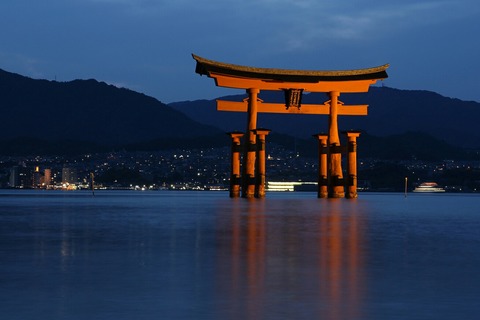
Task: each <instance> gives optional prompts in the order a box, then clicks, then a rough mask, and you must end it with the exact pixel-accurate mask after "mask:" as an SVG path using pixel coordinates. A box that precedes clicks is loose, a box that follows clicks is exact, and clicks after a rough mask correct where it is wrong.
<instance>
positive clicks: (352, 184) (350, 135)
mask: <svg viewBox="0 0 480 320" xmlns="http://www.w3.org/2000/svg"><path fill="white" fill-rule="evenodd" d="M345 134H346V135H347V139H348V145H347V153H348V155H347V168H348V170H347V177H348V178H347V195H346V197H347V198H349V199H354V198H357V197H358V193H357V138H358V137H359V136H360V132H358V131H347V132H345Z"/></svg>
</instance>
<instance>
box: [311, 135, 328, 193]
mask: <svg viewBox="0 0 480 320" xmlns="http://www.w3.org/2000/svg"><path fill="white" fill-rule="evenodd" d="M314 137H316V138H317V139H318V198H328V182H327V176H328V165H327V163H328V160H327V155H328V135H326V134H321V133H320V134H316V135H314Z"/></svg>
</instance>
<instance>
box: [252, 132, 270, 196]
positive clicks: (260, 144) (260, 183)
mask: <svg viewBox="0 0 480 320" xmlns="http://www.w3.org/2000/svg"><path fill="white" fill-rule="evenodd" d="M254 133H255V135H256V136H257V166H256V169H257V172H256V183H255V198H265V176H266V154H265V137H266V136H267V135H268V134H269V133H270V130H268V129H256V130H254Z"/></svg>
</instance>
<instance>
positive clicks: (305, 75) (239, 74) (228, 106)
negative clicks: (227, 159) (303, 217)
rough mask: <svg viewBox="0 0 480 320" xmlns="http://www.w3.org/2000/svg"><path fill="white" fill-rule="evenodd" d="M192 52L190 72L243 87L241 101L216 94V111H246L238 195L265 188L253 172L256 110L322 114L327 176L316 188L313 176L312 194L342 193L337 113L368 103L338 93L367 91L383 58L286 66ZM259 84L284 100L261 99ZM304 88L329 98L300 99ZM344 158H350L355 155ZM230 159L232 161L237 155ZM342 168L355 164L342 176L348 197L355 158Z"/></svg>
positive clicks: (359, 111)
mask: <svg viewBox="0 0 480 320" xmlns="http://www.w3.org/2000/svg"><path fill="white" fill-rule="evenodd" d="M192 56H193V58H194V59H195V61H196V62H197V63H196V68H195V72H196V73H198V74H200V75H206V76H208V77H210V78H213V79H214V80H215V84H216V85H217V86H219V87H227V88H235V89H244V90H246V92H247V94H248V98H246V99H245V100H244V101H242V102H236V101H225V100H217V110H218V111H233V112H246V113H247V114H248V120H247V132H246V135H245V143H244V144H245V145H244V156H243V170H242V176H241V181H242V182H241V190H242V197H245V198H251V197H259V198H261V197H263V196H265V194H264V192H263V191H262V190H265V186H264V185H263V186H261V185H259V183H261V184H262V183H263V184H264V183H265V179H258V178H257V177H256V172H255V168H256V167H257V168H258V167H259V164H258V158H260V159H262V161H265V160H264V159H265V158H264V157H259V156H258V149H259V148H258V147H257V144H256V139H257V132H263V131H261V130H260V131H258V130H257V114H258V113H259V112H263V113H283V114H325V115H328V116H329V122H328V134H326V135H325V136H324V135H318V137H319V139H324V138H323V137H325V139H326V140H325V143H326V144H327V148H326V149H327V151H326V152H327V163H324V164H321V166H324V167H325V168H326V169H327V177H326V178H325V179H326V181H327V182H326V185H327V186H326V187H327V191H326V192H323V191H322V192H320V188H321V184H320V180H319V186H318V187H319V192H318V196H319V197H329V198H342V197H345V186H344V179H343V173H342V166H341V165H342V163H341V159H342V158H341V157H342V155H341V147H340V138H339V133H338V119H337V118H338V116H339V115H367V112H368V105H350V106H347V105H344V104H343V103H342V102H341V101H339V99H338V98H339V96H340V94H341V93H359V92H367V91H368V89H369V88H370V86H371V85H373V84H375V83H376V82H377V80H382V79H385V78H387V77H388V75H387V72H386V69H387V68H388V67H389V65H388V64H385V65H382V66H378V67H373V68H367V69H356V70H339V71H316V70H288V69H273V68H255V67H248V66H240V65H235V64H229V63H222V62H218V61H213V60H208V59H205V58H202V57H199V56H197V55H194V54H193V55H192ZM261 90H267V91H283V92H284V93H285V104H281V103H265V102H263V101H262V100H260V99H259V98H258V94H259V93H260V91H261ZM304 92H325V93H327V94H328V95H329V96H330V100H328V101H326V102H324V103H322V104H302V101H301V100H302V95H303V93H304ZM265 135H266V134H265V132H263V135H262V139H263V140H262V141H263V144H264V140H265ZM357 136H358V134H355V135H353V137H354V138H355V139H356V137H357ZM320 137H322V138H320ZM351 137H352V135H349V143H350V144H352V143H353V142H352V138H351ZM322 141H323V140H319V142H320V145H322V143H323V142H322ZM233 143H238V139H237V138H235V140H234V142H233ZM355 145H356V141H355ZM263 147H264V146H263ZM348 150H349V151H348V152H356V147H355V148H349V149H348ZM351 150H352V151H351ZM355 156H356V154H355ZM322 158H324V157H320V159H322ZM349 158H351V159H356V158H355V157H349ZM236 161H237V162H238V159H237V160H236ZM355 161H356V160H355ZM260 167H261V168H262V167H265V164H264V163H262V164H260ZM348 168H349V170H350V168H354V170H355V172H348V176H349V177H352V176H354V177H355V179H348V181H354V183H355V185H353V186H352V185H349V186H348V189H347V190H348V192H347V197H350V198H354V197H356V196H357V194H356V163H355V165H349V166H348ZM319 170H320V168H319ZM263 174H264V172H263ZM259 181H260V182H259ZM349 183H350V182H349ZM259 190H260V191H259ZM231 194H232V193H231Z"/></svg>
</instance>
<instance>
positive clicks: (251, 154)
mask: <svg viewBox="0 0 480 320" xmlns="http://www.w3.org/2000/svg"><path fill="white" fill-rule="evenodd" d="M259 92H260V90H259V89H248V90H247V93H248V110H247V113H248V122H247V136H246V139H245V150H244V160H243V161H244V162H243V163H244V166H243V175H242V197H243V198H253V197H254V196H255V184H256V179H255V158H256V151H257V146H256V139H257V138H256V135H255V131H254V130H255V129H256V128H257V99H258V93H259Z"/></svg>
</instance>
